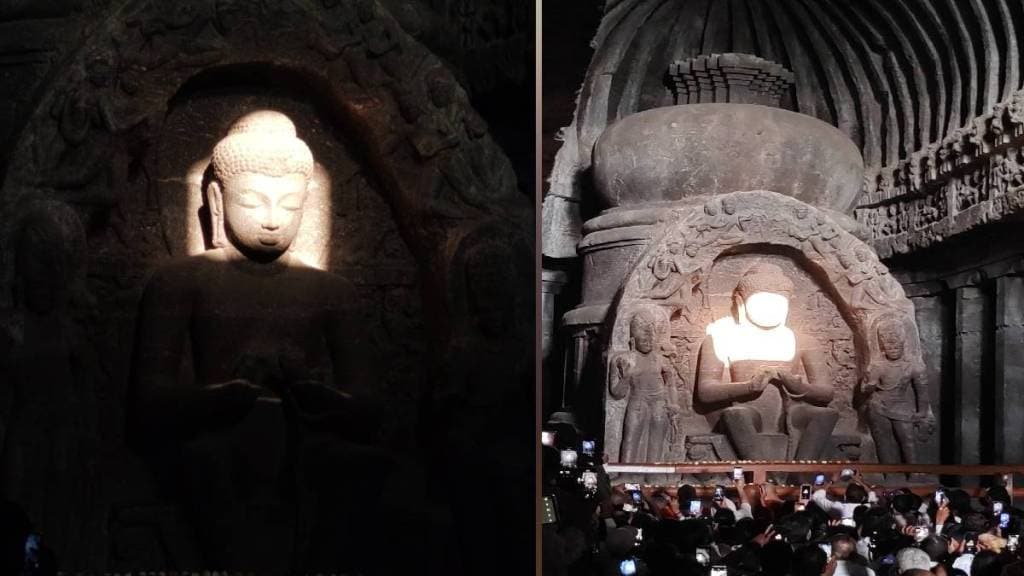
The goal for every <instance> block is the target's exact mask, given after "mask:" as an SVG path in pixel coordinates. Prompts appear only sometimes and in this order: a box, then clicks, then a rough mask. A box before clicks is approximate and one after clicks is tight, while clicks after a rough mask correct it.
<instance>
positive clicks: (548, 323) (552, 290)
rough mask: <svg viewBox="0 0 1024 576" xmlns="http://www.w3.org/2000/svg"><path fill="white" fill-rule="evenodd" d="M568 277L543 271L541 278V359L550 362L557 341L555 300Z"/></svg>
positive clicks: (559, 271) (550, 271)
mask: <svg viewBox="0 0 1024 576" xmlns="http://www.w3.org/2000/svg"><path fill="white" fill-rule="evenodd" d="M568 281H569V278H568V276H567V275H566V273H565V272H563V271H561V270H543V271H541V278H540V295H541V296H540V297H541V302H540V305H541V309H540V321H541V345H540V348H541V358H543V361H544V362H547V361H548V356H549V355H550V354H551V348H552V346H553V345H554V339H555V299H556V297H557V296H558V294H559V293H561V292H562V288H564V287H565V284H566V282H568Z"/></svg>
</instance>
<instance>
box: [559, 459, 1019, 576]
mask: <svg viewBox="0 0 1024 576" xmlns="http://www.w3.org/2000/svg"><path fill="white" fill-rule="evenodd" d="M560 444H561V443H560ZM574 446H578V447H579V448H577V449H572V450H565V449H564V445H562V446H558V445H556V444H555V443H554V442H548V445H545V446H544V447H543V478H544V493H543V497H544V498H543V499H544V505H545V519H544V520H545V522H544V525H543V528H542V554H543V567H544V574H545V576H562V575H564V576H584V575H587V576H589V575H596V576H631V575H640V576H643V575H650V576H660V575H667V576H679V575H695V576H699V575H710V576H755V575H763V576H819V575H823V576H890V575H901V576H931V575H935V576H955V575H960V576H1001V575H1006V576H1014V575H1018V574H1020V575H1024V561H1022V559H1021V554H1020V550H1019V547H1018V535H1019V534H1020V530H1021V524H1022V521H1024V512H1022V511H1021V510H1019V509H1017V508H1014V507H1013V505H1012V501H1011V497H1010V494H1009V492H1008V491H1007V489H1006V488H1005V487H1004V486H1001V485H998V483H997V484H996V485H993V486H992V487H990V488H988V489H987V490H986V492H985V493H984V495H982V496H981V497H977V498H972V497H971V496H970V495H969V494H968V493H967V492H965V491H964V490H961V489H956V488H941V487H938V488H936V489H935V490H934V491H932V492H930V493H929V494H928V495H926V496H922V495H920V494H919V492H920V491H919V490H918V491H912V490H910V489H909V488H900V489H893V488H891V487H887V488H882V487H878V486H872V485H870V484H869V483H868V482H866V481H865V479H864V478H863V476H861V475H860V474H857V473H856V472H855V471H846V474H845V475H844V474H843V473H836V474H834V475H832V476H830V477H828V476H826V475H823V474H822V475H817V477H816V478H814V480H813V481H811V482H810V483H809V484H808V485H806V486H802V487H801V489H800V490H797V491H795V493H793V494H789V495H786V497H783V496H782V495H783V494H784V493H786V492H793V491H787V490H782V489H781V488H780V487H778V486H776V485H775V484H772V483H764V484H760V485H753V484H747V483H746V482H745V475H743V474H740V473H736V474H734V475H733V480H732V481H731V482H729V483H726V485H724V486H718V487H717V488H716V489H715V490H714V492H713V494H704V493H703V492H706V490H703V489H699V488H698V487H696V486H693V485H689V484H681V485H679V486H678V487H676V488H654V489H643V488H642V487H641V486H639V485H635V484H618V483H616V485H615V486H612V484H611V481H610V479H609V477H608V476H607V475H606V474H605V473H604V471H603V466H602V465H601V463H600V461H599V460H600V459H599V457H597V456H595V455H594V451H593V443H591V442H587V441H582V440H580V441H579V443H578V444H576V443H575V441H574ZM851 472H852V474H851ZM847 475H849V477H848V476H847Z"/></svg>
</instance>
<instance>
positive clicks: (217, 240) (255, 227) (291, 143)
mask: <svg viewBox="0 0 1024 576" xmlns="http://www.w3.org/2000/svg"><path fill="white" fill-rule="evenodd" d="M212 165H213V171H214V180H213V181H212V182H211V183H210V186H209V189H208V201H209V206H210V213H211V216H212V217H213V220H214V222H213V243H214V245H215V246H218V247H226V245H227V243H228V242H230V244H231V245H232V246H234V247H235V248H237V249H238V251H239V252H241V253H242V254H244V255H245V256H247V257H248V258H250V259H253V260H256V261H259V262H269V261H273V260H275V259H277V258H278V257H280V256H281V255H282V254H284V253H285V252H286V251H287V250H288V248H289V247H290V246H291V244H292V242H293V241H294V240H295V237H296V236H297V235H298V232H299V224H300V223H301V221H302V207H303V204H304V203H305V200H306V193H307V190H308V188H309V179H310V175H311V174H312V170H313V155H312V153H311V152H310V151H309V148H308V147H307V146H306V144H305V143H304V142H303V141H302V140H300V139H299V138H298V137H296V135H295V126H294V125H293V124H292V122H291V120H289V119H288V117H287V116H285V115H283V114H281V113H279V112H272V111H260V112H254V113H252V114H249V115H246V116H244V117H242V118H241V119H239V120H238V121H236V122H235V124H234V125H233V126H232V127H231V130H230V131H229V132H228V135H227V136H226V137H225V138H224V139H223V140H221V141H220V142H219V143H218V144H217V146H216V148H214V152H213V160H212Z"/></svg>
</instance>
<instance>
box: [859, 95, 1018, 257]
mask: <svg viewBox="0 0 1024 576" xmlns="http://www.w3.org/2000/svg"><path fill="white" fill-rule="evenodd" d="M1022 147H1024V92H1018V93H1015V94H1014V95H1013V96H1012V97H1011V98H1010V99H1009V100H1007V101H1006V102H1003V103H1000V104H996V105H995V106H993V107H992V110H991V111H990V112H989V113H988V114H986V115H984V116H981V117H978V118H976V119H975V120H974V121H973V122H972V123H971V124H969V125H967V126H964V127H963V128H959V129H957V130H955V131H953V133H952V134H950V135H949V137H947V138H946V139H944V140H942V141H941V142H938V143H935V144H933V145H931V146H928V147H927V148H925V149H923V150H920V151H918V152H916V153H914V154H912V155H911V156H910V157H909V158H907V159H905V160H901V161H900V162H899V163H897V164H896V165H895V166H888V167H884V168H882V169H881V170H880V171H877V172H875V173H873V174H869V175H868V176H867V177H866V178H865V186H864V192H863V200H862V202H861V204H860V207H858V208H857V210H856V216H857V219H858V220H859V221H860V222H861V223H863V224H864V225H865V226H866V227H867V228H868V230H870V231H871V234H872V237H873V239H874V246H875V248H876V249H877V250H878V252H879V254H880V255H881V256H882V257H883V258H885V257H888V256H891V255H893V254H900V253H906V252H910V251H913V250H915V249H919V248H925V247H928V246H930V245H931V244H933V243H935V242H938V241H941V240H943V239H945V238H948V237H950V236H953V235H955V234H959V233H961V232H965V231H967V230H970V229H972V228H974V227H976V226H978V225H981V224H984V223H986V222H990V221H994V220H1000V219H1002V218H1004V217H1006V216H1007V215H1009V214H1012V213H1015V212H1017V211H1018V210H1020V208H1021V206H1022V204H1024V195H1022V189H1024V156H1022V154H1021V149H1022Z"/></svg>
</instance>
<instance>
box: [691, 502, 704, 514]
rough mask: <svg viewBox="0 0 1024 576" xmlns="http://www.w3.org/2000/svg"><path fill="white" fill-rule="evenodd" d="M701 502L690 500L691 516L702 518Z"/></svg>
mask: <svg viewBox="0 0 1024 576" xmlns="http://www.w3.org/2000/svg"><path fill="white" fill-rule="evenodd" d="M700 508H701V506H700V500H690V516H700Z"/></svg>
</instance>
